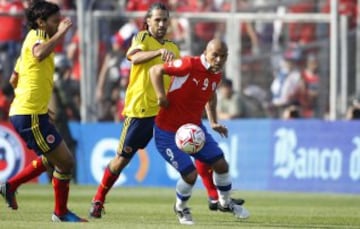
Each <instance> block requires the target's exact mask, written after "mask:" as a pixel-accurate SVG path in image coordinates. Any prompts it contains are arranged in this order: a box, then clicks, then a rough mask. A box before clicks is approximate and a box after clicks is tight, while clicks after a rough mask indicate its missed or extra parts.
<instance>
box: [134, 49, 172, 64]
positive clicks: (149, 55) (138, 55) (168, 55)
mask: <svg viewBox="0 0 360 229" xmlns="http://www.w3.org/2000/svg"><path fill="white" fill-rule="evenodd" d="M158 56H161V59H162V60H163V61H164V62H168V61H171V60H173V59H174V57H175V54H174V53H173V52H171V51H169V50H167V49H158V50H152V51H140V50H138V51H135V52H134V53H133V54H131V55H130V56H128V58H129V60H130V61H131V62H132V64H135V65H136V64H142V63H144V62H147V61H149V60H151V59H153V58H155V57H158Z"/></svg>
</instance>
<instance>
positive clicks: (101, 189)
mask: <svg viewBox="0 0 360 229" xmlns="http://www.w3.org/2000/svg"><path fill="white" fill-rule="evenodd" d="M119 175H120V174H114V173H112V172H111V171H110V169H109V167H106V169H105V171H104V175H103V178H102V180H101V183H100V185H99V186H98V189H97V192H96V194H95V196H94V199H93V200H94V201H101V202H102V203H104V202H105V196H106V194H107V193H108V192H109V190H110V189H111V187H112V186H113V185H114V183H115V182H116V180H117V179H118V177H119Z"/></svg>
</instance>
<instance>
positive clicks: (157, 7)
mask: <svg viewBox="0 0 360 229" xmlns="http://www.w3.org/2000/svg"><path fill="white" fill-rule="evenodd" d="M153 10H165V11H166V12H167V14H168V16H170V13H169V9H168V8H167V7H166V5H165V4H163V3H161V2H157V3H153V4H152V5H151V6H150V8H149V9H148V11H147V12H146V14H145V17H144V24H143V29H145V30H148V28H149V26H148V24H147V23H146V21H147V19H148V18H150V17H151V16H152V13H153Z"/></svg>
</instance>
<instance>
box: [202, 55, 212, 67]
mask: <svg viewBox="0 0 360 229" xmlns="http://www.w3.org/2000/svg"><path fill="white" fill-rule="evenodd" d="M200 60H201V63H202V65H203V66H204V67H205V68H206V70H209V69H210V67H211V66H210V64H209V62H207V61H206V58H205V55H204V54H201V56H200Z"/></svg>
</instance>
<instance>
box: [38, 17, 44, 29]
mask: <svg viewBox="0 0 360 229" xmlns="http://www.w3.org/2000/svg"><path fill="white" fill-rule="evenodd" d="M36 24H37V25H38V26H39V28H44V26H45V21H44V20H42V19H41V18H38V19H36Z"/></svg>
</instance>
